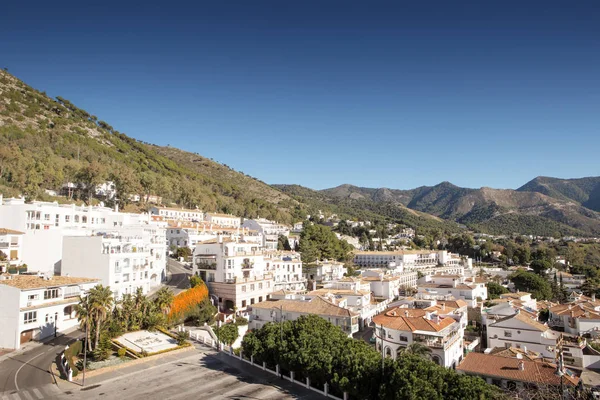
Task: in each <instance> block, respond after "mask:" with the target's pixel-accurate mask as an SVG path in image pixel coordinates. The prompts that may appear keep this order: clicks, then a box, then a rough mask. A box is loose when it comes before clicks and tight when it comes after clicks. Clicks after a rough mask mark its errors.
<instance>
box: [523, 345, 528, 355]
mask: <svg viewBox="0 0 600 400" xmlns="http://www.w3.org/2000/svg"><path fill="white" fill-rule="evenodd" d="M523 352H524V353H525V354H527V346H523Z"/></svg>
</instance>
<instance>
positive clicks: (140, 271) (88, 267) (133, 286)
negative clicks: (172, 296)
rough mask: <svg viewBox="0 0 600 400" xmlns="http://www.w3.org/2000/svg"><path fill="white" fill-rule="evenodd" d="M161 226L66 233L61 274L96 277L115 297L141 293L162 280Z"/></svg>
mask: <svg viewBox="0 0 600 400" xmlns="http://www.w3.org/2000/svg"><path fill="white" fill-rule="evenodd" d="M164 232H165V231H164V229H163V228H159V227H156V226H152V225H149V226H144V227H126V228H120V229H114V230H111V231H102V232H100V231H99V232H96V233H95V234H93V235H91V236H67V237H65V238H64V242H63V260H62V274H63V275H67V274H68V275H71V276H83V277H87V278H92V277H94V278H99V279H100V282H101V283H102V284H103V285H104V286H110V288H111V290H112V291H113V296H114V297H115V299H119V298H121V296H122V295H124V294H132V293H135V292H136V290H137V288H142V290H143V292H144V293H148V292H149V291H150V290H151V289H153V288H155V287H157V286H159V285H160V284H161V282H162V281H163V280H165V279H166V243H165V233H164Z"/></svg>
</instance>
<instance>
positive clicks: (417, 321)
mask: <svg viewBox="0 0 600 400" xmlns="http://www.w3.org/2000/svg"><path fill="white" fill-rule="evenodd" d="M426 315H427V311H426V310H423V309H419V308H402V307H395V308H390V309H388V310H386V311H385V312H384V313H381V314H379V315H376V316H375V317H373V322H375V324H376V325H383V326H384V327H386V328H389V329H395V330H398V331H405V332H415V331H429V332H439V331H441V330H443V329H445V328H447V327H449V326H450V325H452V324H454V323H456V321H455V320H454V319H452V318H442V317H437V318H435V319H428V318H427V316H426Z"/></svg>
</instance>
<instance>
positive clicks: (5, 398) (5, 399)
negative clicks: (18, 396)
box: [2, 396, 10, 400]
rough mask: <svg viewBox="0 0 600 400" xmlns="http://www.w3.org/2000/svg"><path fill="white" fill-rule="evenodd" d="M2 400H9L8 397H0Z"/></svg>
mask: <svg viewBox="0 0 600 400" xmlns="http://www.w3.org/2000/svg"><path fill="white" fill-rule="evenodd" d="M2 400H10V399H9V398H8V396H2Z"/></svg>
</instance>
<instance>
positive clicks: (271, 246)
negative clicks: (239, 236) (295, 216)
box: [242, 218, 290, 250]
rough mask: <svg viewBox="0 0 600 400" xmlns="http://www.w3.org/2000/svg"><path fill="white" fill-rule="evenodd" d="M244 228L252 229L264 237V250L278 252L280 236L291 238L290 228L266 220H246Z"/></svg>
mask: <svg viewBox="0 0 600 400" xmlns="http://www.w3.org/2000/svg"><path fill="white" fill-rule="evenodd" d="M242 228H247V229H251V230H253V231H256V232H258V233H260V234H261V235H262V237H263V244H262V245H263V248H264V249H265V250H277V242H278V240H279V236H280V235H281V236H286V237H287V236H289V235H290V227H289V226H286V225H283V224H279V223H277V222H274V221H269V220H268V219H265V218H257V219H245V220H244V223H243V224H242Z"/></svg>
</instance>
